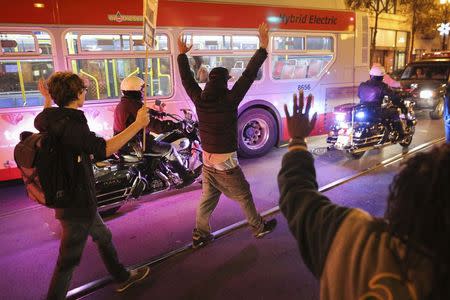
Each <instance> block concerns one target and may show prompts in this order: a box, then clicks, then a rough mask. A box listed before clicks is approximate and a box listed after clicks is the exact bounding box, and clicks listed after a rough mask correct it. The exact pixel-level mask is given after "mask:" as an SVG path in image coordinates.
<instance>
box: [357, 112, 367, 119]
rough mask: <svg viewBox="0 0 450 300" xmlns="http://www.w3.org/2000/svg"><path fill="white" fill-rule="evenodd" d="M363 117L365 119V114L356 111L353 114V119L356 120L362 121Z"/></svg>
mask: <svg viewBox="0 0 450 300" xmlns="http://www.w3.org/2000/svg"><path fill="white" fill-rule="evenodd" d="M365 117H366V114H365V113H364V112H363V111H358V112H357V113H356V114H355V118H357V119H359V120H364V118H365Z"/></svg>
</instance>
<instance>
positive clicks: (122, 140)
mask: <svg viewBox="0 0 450 300" xmlns="http://www.w3.org/2000/svg"><path fill="white" fill-rule="evenodd" d="M149 122H150V116H149V114H148V108H147V107H145V106H144V107H142V108H141V109H140V110H139V111H138V113H137V116H136V120H135V121H134V122H133V123H132V124H131V125H130V126H128V127H127V128H125V130H124V131H122V132H121V133H119V134H117V135H115V136H113V137H112V138H110V139H109V140H107V141H106V157H108V156H110V155H112V154H113V153H115V152H117V151H119V149H120V148H122V147H123V146H124V145H125V144H126V143H127V142H128V141H129V140H130V139H132V138H133V137H134V136H135V135H136V134H137V133H138V132H139V131H140V130H141V129H142V128H144V127H146V126H147V125H148V123H149ZM88 153H89V152H88Z"/></svg>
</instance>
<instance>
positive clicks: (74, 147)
mask: <svg viewBox="0 0 450 300" xmlns="http://www.w3.org/2000/svg"><path fill="white" fill-rule="evenodd" d="M63 118H65V119H67V121H66V122H65V123H64V125H62V124H63V123H61V122H60V123H58V120H60V119H63ZM51 124H61V125H59V126H60V127H59V128H55V127H56V126H51ZM34 126H35V127H36V129H37V130H39V131H40V132H50V133H55V132H54V131H57V132H59V133H60V134H58V136H60V137H61V139H60V142H61V144H62V147H63V149H64V154H65V164H64V168H65V173H66V174H67V176H69V178H70V182H71V185H72V190H71V195H72V198H71V204H70V205H69V207H67V208H59V209H55V212H56V217H57V218H58V219H88V220H92V219H93V217H94V216H95V214H96V212H97V199H96V191H95V179H94V173H93V170H92V160H97V161H98V160H103V159H105V157H106V141H105V140H104V139H103V138H101V137H98V136H96V135H95V133H94V132H91V131H90V129H89V126H88V123H87V120H86V117H85V116H84V113H83V111H82V110H78V109H72V108H59V107H50V108H46V109H44V110H43V111H42V112H41V113H40V114H39V115H37V117H36V119H35V120H34Z"/></svg>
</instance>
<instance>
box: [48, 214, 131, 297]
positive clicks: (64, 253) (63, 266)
mask: <svg viewBox="0 0 450 300" xmlns="http://www.w3.org/2000/svg"><path fill="white" fill-rule="evenodd" d="M59 221H60V222H61V226H62V237H61V244H60V247H59V256H58V262H57V263H56V267H55V270H54V272H53V276H52V280H51V282H50V287H49V289H48V295H47V299H49V300H50V299H58V300H59V299H65V298H66V294H67V291H68V289H69V285H70V280H71V279H72V274H73V271H74V269H75V267H76V266H78V264H79V263H80V260H81V255H82V254H83V250H84V246H85V245H86V241H87V238H88V236H89V235H90V236H91V237H92V240H93V241H94V242H95V243H96V244H97V247H98V250H99V252H100V255H101V257H102V259H103V262H104V264H105V265H106V268H107V269H108V271H109V273H110V274H111V275H112V276H113V277H114V279H115V280H117V281H119V282H121V281H125V280H127V279H128V277H129V276H130V273H129V272H128V271H127V270H126V269H125V267H124V266H123V265H122V264H121V263H120V262H119V259H118V257H117V252H116V249H115V247H114V245H113V243H112V235H111V231H110V230H109V229H108V227H106V225H105V223H103V220H102V218H101V217H100V215H99V214H98V212H97V214H96V216H95V217H94V219H93V220H91V221H83V220H66V219H61V220H59Z"/></svg>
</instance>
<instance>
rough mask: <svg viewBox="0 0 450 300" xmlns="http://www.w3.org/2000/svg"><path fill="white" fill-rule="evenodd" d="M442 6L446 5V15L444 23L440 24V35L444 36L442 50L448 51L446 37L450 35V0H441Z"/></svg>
mask: <svg viewBox="0 0 450 300" xmlns="http://www.w3.org/2000/svg"><path fill="white" fill-rule="evenodd" d="M439 3H440V4H441V5H445V13H444V21H443V22H442V23H441V24H440V26H439V28H438V30H439V34H440V35H442V50H447V45H445V36H447V35H448V34H449V27H450V24H449V23H448V22H447V14H448V4H449V3H450V0H439Z"/></svg>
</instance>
